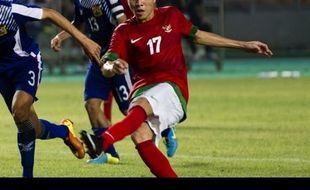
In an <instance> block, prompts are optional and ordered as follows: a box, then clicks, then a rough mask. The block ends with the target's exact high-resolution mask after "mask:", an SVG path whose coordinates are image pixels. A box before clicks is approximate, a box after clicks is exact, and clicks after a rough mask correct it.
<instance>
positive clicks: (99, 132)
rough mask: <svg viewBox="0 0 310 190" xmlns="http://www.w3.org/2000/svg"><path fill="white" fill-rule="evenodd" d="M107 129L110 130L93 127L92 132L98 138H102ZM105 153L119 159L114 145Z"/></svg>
mask: <svg viewBox="0 0 310 190" xmlns="http://www.w3.org/2000/svg"><path fill="white" fill-rule="evenodd" d="M107 129H108V128H99V127H93V128H92V130H93V132H94V135H95V136H97V137H100V136H101V134H102V133H103V132H105V131H106V130H107ZM105 152H107V153H110V154H111V155H112V156H113V157H118V158H119V155H118V153H117V152H116V150H115V147H114V145H111V146H110V147H109V148H108V149H107V150H106V151H105Z"/></svg>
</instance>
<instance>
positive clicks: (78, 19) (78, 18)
mask: <svg viewBox="0 0 310 190" xmlns="http://www.w3.org/2000/svg"><path fill="white" fill-rule="evenodd" d="M73 3H74V18H73V20H74V23H76V24H79V23H82V22H84V20H83V16H82V14H81V12H80V9H79V3H78V2H77V0H74V1H73Z"/></svg>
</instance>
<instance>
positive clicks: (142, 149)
mask: <svg viewBox="0 0 310 190" xmlns="http://www.w3.org/2000/svg"><path fill="white" fill-rule="evenodd" d="M136 149H137V150H138V152H139V154H140V157H141V158H142V160H143V161H144V163H145V164H146V165H147V166H148V167H149V168H150V170H151V172H152V173H153V174H154V175H155V176H156V177H166V178H168V177H178V176H177V174H176V173H175V172H174V171H173V169H172V168H171V165H170V163H169V161H168V159H167V158H166V157H165V156H164V155H163V154H162V153H161V152H160V150H159V149H158V148H157V147H156V146H155V144H154V143H153V142H152V141H151V140H148V141H144V142H142V143H140V144H137V146H136Z"/></svg>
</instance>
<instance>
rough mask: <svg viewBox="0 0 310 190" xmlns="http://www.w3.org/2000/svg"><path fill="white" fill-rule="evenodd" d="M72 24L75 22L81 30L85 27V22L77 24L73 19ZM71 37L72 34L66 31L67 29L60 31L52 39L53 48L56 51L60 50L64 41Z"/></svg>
mask: <svg viewBox="0 0 310 190" xmlns="http://www.w3.org/2000/svg"><path fill="white" fill-rule="evenodd" d="M71 24H73V25H74V26H75V27H76V28H77V29H79V30H80V31H81V29H82V28H83V23H79V24H76V23H75V21H72V22H71ZM69 37H71V35H70V34H69V33H68V32H66V31H65V30H63V31H61V32H59V33H58V34H57V35H56V36H55V37H54V38H53V39H52V40H51V48H52V49H53V50H54V51H55V52H58V51H60V50H61V46H62V42H63V41H65V40H66V39H68V38H69Z"/></svg>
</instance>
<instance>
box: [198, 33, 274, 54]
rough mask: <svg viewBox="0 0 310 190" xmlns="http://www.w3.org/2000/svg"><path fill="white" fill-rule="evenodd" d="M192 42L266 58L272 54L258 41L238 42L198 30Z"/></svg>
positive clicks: (265, 45)
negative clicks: (257, 54)
mask: <svg viewBox="0 0 310 190" xmlns="http://www.w3.org/2000/svg"><path fill="white" fill-rule="evenodd" d="M194 42H195V43H197V44H201V45H209V46H214V47H223V48H236V49H243V50H245V51H248V52H252V53H259V54H263V55H266V56H272V55H273V53H272V51H271V50H270V49H269V47H268V45H267V44H265V43H262V42H259V41H239V40H233V39H229V38H225V37H222V36H220V35H217V34H214V33H210V32H205V31H201V30H198V32H197V33H196V35H195V38H194Z"/></svg>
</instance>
